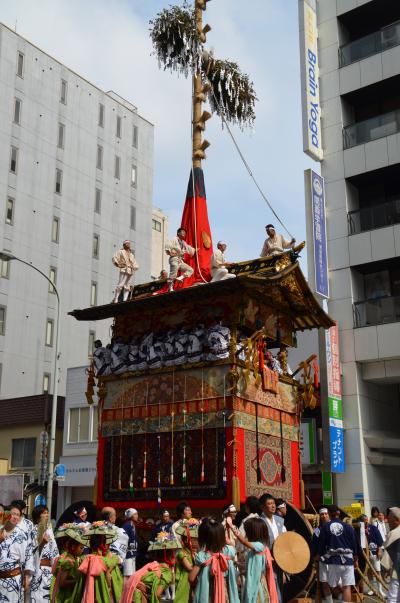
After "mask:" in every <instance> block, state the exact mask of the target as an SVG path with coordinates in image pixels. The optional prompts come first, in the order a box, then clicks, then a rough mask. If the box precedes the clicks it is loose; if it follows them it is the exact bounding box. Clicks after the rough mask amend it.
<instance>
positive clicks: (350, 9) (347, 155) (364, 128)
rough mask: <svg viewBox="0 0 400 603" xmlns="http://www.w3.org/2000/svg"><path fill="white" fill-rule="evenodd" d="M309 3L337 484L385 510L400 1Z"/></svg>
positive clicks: (398, 181) (399, 400)
mask: <svg viewBox="0 0 400 603" xmlns="http://www.w3.org/2000/svg"><path fill="white" fill-rule="evenodd" d="M307 1H308V0H307ZM309 4H312V0H310V2H309ZM314 4H315V3H314ZM316 11H317V22H318V54H319V69H320V73H319V77H320V79H319V92H320V102H321V110H322V113H321V115H322V122H321V125H322V148H323V158H322V161H321V173H322V176H323V177H324V178H325V191H326V214H327V240H328V261H329V281H330V298H329V301H328V308H329V314H330V315H331V316H332V317H333V318H334V319H336V320H337V321H338V325H339V330H340V353H341V373H342V393H343V420H344V428H345V461H346V470H345V473H343V474H337V475H336V493H337V500H338V502H339V503H340V504H342V505H348V504H351V503H353V502H355V500H356V499H357V498H358V499H360V498H362V499H363V500H364V501H365V504H366V507H367V508H369V507H370V505H374V504H378V505H380V506H381V507H383V509H385V508H386V506H388V505H391V504H397V503H398V502H399V500H400V481H399V479H398V474H399V467H400V388H399V385H400V259H399V258H400V94H399V83H400V3H399V2H398V0H318V2H316ZM313 62H314V60H313ZM314 90H315V89H314ZM314 129H315V128H314ZM308 217H309V218H310V216H308ZM309 262H310V264H309V269H310V270H313V265H312V258H310V257H309Z"/></svg>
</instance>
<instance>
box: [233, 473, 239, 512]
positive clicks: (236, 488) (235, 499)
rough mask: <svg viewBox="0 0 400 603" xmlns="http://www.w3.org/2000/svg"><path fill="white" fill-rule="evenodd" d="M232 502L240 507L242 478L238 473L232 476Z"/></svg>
mask: <svg viewBox="0 0 400 603" xmlns="http://www.w3.org/2000/svg"><path fill="white" fill-rule="evenodd" d="M232 503H233V504H234V505H235V507H236V508H237V509H240V479H239V478H238V477H237V476H236V475H234V476H233V477H232Z"/></svg>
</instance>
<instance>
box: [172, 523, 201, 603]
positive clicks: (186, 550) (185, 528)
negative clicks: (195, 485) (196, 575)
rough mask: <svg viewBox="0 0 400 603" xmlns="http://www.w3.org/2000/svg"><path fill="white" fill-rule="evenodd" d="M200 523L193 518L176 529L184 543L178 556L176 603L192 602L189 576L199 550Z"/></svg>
mask: <svg viewBox="0 0 400 603" xmlns="http://www.w3.org/2000/svg"><path fill="white" fill-rule="evenodd" d="M199 523H200V522H199V521H198V520H197V519H194V517H192V518H191V519H189V520H184V521H183V522H182V524H181V525H180V526H179V527H178V528H177V529H176V533H177V535H178V536H179V537H180V539H181V542H182V549H181V550H180V551H178V553H177V555H176V568H175V597H174V603H189V600H190V583H189V574H190V572H191V570H192V569H193V565H194V558H195V555H196V553H197V551H198V549H199V545H198V531H199Z"/></svg>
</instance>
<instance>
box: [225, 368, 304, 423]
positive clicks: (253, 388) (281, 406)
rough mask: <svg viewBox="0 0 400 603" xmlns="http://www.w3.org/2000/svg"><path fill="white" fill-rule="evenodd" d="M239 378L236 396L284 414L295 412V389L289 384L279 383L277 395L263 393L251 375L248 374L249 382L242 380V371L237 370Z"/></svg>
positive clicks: (240, 369) (241, 369)
mask: <svg viewBox="0 0 400 603" xmlns="http://www.w3.org/2000/svg"><path fill="white" fill-rule="evenodd" d="M239 374H240V378H239V380H238V384H237V390H238V391H237V393H238V396H240V397H241V398H244V399H246V400H255V401H256V402H259V403H260V404H264V405H265V406H272V408H277V409H278V410H284V411H286V412H291V413H295V412H296V388H295V387H294V386H292V385H290V384H289V383H283V382H281V381H280V382H279V390H278V393H277V394H274V393H273V392H268V391H263V390H262V389H261V387H259V386H258V385H256V382H255V378H254V375H253V374H250V377H249V382H247V381H246V379H245V378H244V369H243V368H241V367H240V368H239Z"/></svg>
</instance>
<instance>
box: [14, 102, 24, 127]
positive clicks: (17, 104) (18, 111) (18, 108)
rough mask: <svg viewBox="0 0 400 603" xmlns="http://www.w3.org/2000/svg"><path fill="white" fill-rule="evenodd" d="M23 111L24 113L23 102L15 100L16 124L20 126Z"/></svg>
mask: <svg viewBox="0 0 400 603" xmlns="http://www.w3.org/2000/svg"><path fill="white" fill-rule="evenodd" d="M21 111H22V100H21V99H19V98H16V99H14V123H15V124H18V125H20V123H21Z"/></svg>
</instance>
